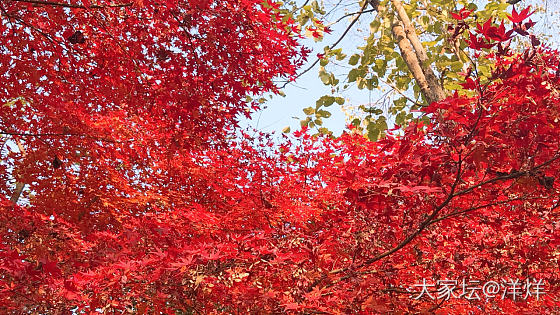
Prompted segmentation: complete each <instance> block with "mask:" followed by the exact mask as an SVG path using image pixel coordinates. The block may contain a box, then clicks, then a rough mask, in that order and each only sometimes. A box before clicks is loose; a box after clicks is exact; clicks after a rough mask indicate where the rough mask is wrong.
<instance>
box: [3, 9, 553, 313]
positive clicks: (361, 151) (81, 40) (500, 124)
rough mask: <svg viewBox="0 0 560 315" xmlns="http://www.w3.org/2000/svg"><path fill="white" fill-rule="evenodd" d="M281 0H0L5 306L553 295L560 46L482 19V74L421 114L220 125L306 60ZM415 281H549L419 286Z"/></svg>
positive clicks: (361, 304) (272, 309)
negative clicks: (289, 124)
mask: <svg viewBox="0 0 560 315" xmlns="http://www.w3.org/2000/svg"><path fill="white" fill-rule="evenodd" d="M278 5H279V4H277V3H273V2H266V3H262V4H261V3H260V2H259V1H253V0H241V1H229V0H225V1H212V0H206V1H204V0H200V1H189V2H188V3H186V2H174V1H167V2H165V3H153V2H150V3H148V2H147V1H146V2H142V1H135V2H131V3H122V4H115V3H105V4H93V3H89V2H88V1H83V2H81V3H79V4H78V3H77V2H72V4H71V3H70V2H65V3H54V4H53V3H51V2H43V1H31V0H30V1H5V2H2V3H1V4H0V9H1V12H2V23H1V24H0V27H1V32H2V34H3V37H2V45H1V46H0V47H1V48H2V50H3V55H2V56H1V57H0V67H1V69H2V71H1V73H2V75H3V77H4V80H2V82H1V83H0V99H1V102H2V104H3V107H2V111H1V112H0V127H1V128H2V131H1V132H2V134H3V138H2V144H3V147H2V148H3V150H2V163H0V167H1V169H0V171H1V173H0V176H2V177H1V181H2V184H1V185H2V186H0V191H1V193H2V194H1V196H0V198H1V199H0V237H1V238H0V312H2V313H13V314H22V313H29V314H37V313H39V314H42V313H49V314H50V313H96V312H104V313H126V312H128V313H137V314H161V313H164V314H194V313H196V314H198V313H203V314H206V313H240V314H246V313H305V314H310V313H329V314H330V313H339V314H352V313H363V314H378V313H431V312H436V313H438V314H465V313H477V314H478V313H480V314H503V313H515V312H521V313H523V312H525V313H541V314H545V313H551V314H552V313H556V312H559V311H560V302H559V301H558V294H559V293H560V287H559V285H560V279H559V277H560V274H559V273H558V258H559V255H560V252H559V246H560V239H559V229H560V224H559V222H560V221H559V219H558V217H559V215H560V207H559V198H558V189H559V186H558V185H559V184H558V182H559V181H558V180H556V177H557V176H558V174H559V170H560V133H559V132H558V131H559V130H560V92H559V91H560V76H559V73H560V72H559V69H558V64H559V62H560V57H559V56H558V53H557V52H555V51H549V50H546V49H542V48H539V44H538V43H536V42H533V45H529V46H528V47H527V48H526V50H525V51H524V53H514V52H512V51H510V50H508V49H507V48H504V46H502V43H503V42H506V41H507V40H508V38H509V35H511V34H512V32H513V31H515V30H518V29H519V27H520V26H521V25H522V24H521V23H524V22H523V21H522V20H524V18H520V19H521V20H519V21H514V22H515V23H516V24H514V26H513V29H512V30H508V29H505V28H501V27H499V26H496V25H491V24H488V25H486V26H484V25H481V26H480V27H479V28H478V29H477V30H473V31H472V33H471V36H469V38H468V39H466V40H465V41H466V44H467V45H471V46H472V47H473V49H475V50H477V51H479V52H480V53H482V52H484V58H488V60H489V62H492V64H494V65H495V66H494V69H493V70H492V73H491V74H490V76H489V77H488V78H486V79H485V80H484V81H483V82H481V80H480V79H479V78H478V77H476V75H475V74H474V73H463V76H464V82H465V83H463V85H462V87H461V88H462V89H463V90H465V91H469V93H462V94H459V93H449V95H450V96H449V97H447V98H445V99H443V100H441V101H438V102H433V103H431V104H430V105H429V106H428V107H427V108H425V109H424V112H425V113H426V115H427V116H426V117H427V118H426V120H427V122H425V121H420V120H418V121H412V122H411V123H410V124H408V125H406V126H404V127H403V128H400V129H395V130H392V131H389V132H387V136H386V137H384V138H382V139H380V140H378V141H375V142H373V141H370V140H368V139H367V138H365V137H364V136H362V135H360V134H358V133H353V132H351V131H350V132H347V133H345V134H343V135H342V136H341V137H339V138H330V137H314V136H311V135H310V134H309V133H308V132H307V131H306V130H305V129H303V130H300V131H298V132H296V133H295V134H294V137H289V138H288V137H287V138H285V139H284V141H283V142H282V143H281V144H277V143H275V142H274V141H272V140H271V135H268V134H263V133H257V134H254V135H253V134H251V133H247V132H243V131H240V130H237V134H236V135H237V136H236V137H235V139H231V137H230V136H231V135H232V129H233V130H235V128H232V126H233V127H234V126H235V125H236V119H237V118H236V117H237V115H238V114H243V113H245V111H246V108H247V107H249V108H250V107H253V108H256V107H257V106H258V104H257V103H251V102H249V103H247V101H246V96H252V95H257V94H260V93H263V92H266V91H275V90H276V88H275V86H274V84H273V82H272V80H273V79H274V78H277V77H279V76H287V77H289V76H290V75H293V74H295V70H296V68H297V66H298V65H299V63H300V60H301V59H302V58H304V57H305V51H304V50H303V49H301V48H300V47H299V46H298V45H297V42H296V39H295V38H294V35H295V34H296V33H297V31H298V30H297V28H296V27H295V26H294V24H293V21H292V20H291V19H290V18H289V16H282V15H281V14H280V13H279V12H281V11H279V10H278ZM457 14H460V13H457ZM517 14H518V13H517V12H515V15H516V16H517ZM459 18H460V16H459ZM517 18H519V16H517V17H513V19H517ZM485 46H492V47H485ZM14 187H15V188H14ZM18 187H19V188H18ZM18 189H20V191H18ZM21 190H23V193H22V194H21V196H20V195H19V193H20V192H21ZM426 279H429V280H430V281H436V280H439V279H458V280H460V279H466V280H467V281H480V282H482V283H484V282H487V281H497V282H503V281H512V280H513V279H523V281H524V280H525V279H528V280H531V281H532V280H536V279H539V280H542V282H543V284H544V288H545V294H544V295H542V296H540V297H538V298H537V297H536V296H529V297H528V298H521V297H522V296H516V295H504V297H502V296H496V297H495V298H492V299H488V300H486V299H485V298H482V299H466V298H464V296H463V297H461V298H451V299H449V300H446V299H442V298H438V299H431V298H429V297H428V296H427V295H425V296H423V297H421V298H414V295H417V293H418V292H416V291H414V290H412V291H411V290H409V289H410V288H411V287H413V286H414V284H418V283H422V281H423V280H426ZM432 294H434V292H432ZM411 295H412V296H411ZM524 295H525V292H523V296H524Z"/></svg>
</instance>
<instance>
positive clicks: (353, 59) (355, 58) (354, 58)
mask: <svg viewBox="0 0 560 315" xmlns="http://www.w3.org/2000/svg"><path fill="white" fill-rule="evenodd" d="M358 61H360V55H358V54H354V55H352V57H350V60H348V64H349V65H351V66H355V65H357V64H358ZM352 70H354V69H352Z"/></svg>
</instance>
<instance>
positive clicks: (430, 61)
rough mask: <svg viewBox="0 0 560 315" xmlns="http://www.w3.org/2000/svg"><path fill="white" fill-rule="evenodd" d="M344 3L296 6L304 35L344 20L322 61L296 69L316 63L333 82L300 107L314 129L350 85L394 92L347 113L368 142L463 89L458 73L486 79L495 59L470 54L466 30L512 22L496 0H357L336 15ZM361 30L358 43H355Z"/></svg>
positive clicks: (506, 5)
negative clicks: (326, 91) (310, 104)
mask: <svg viewBox="0 0 560 315" xmlns="http://www.w3.org/2000/svg"><path fill="white" fill-rule="evenodd" d="M297 4H299V2H298V3H297ZM347 5H348V4H347V3H344V4H343V3H341V2H335V3H330V4H324V3H323V2H321V4H319V2H317V1H306V2H305V3H304V5H303V6H302V7H297V6H296V7H297V8H299V10H296V11H294V12H297V14H296V16H297V21H298V22H299V23H300V24H301V25H302V27H303V28H304V30H307V34H308V35H310V36H313V35H314V36H315V37H316V38H317V39H322V38H323V35H324V34H325V28H326V29H327V32H329V33H330V32H331V31H332V30H333V29H335V28H340V27H342V25H339V24H340V23H341V22H344V21H348V23H347V26H346V29H345V30H344V31H343V32H339V33H338V34H337V35H338V36H339V37H337V40H336V41H335V42H334V43H332V44H330V45H328V46H326V47H325V51H324V54H322V55H321V56H320V59H317V60H316V62H315V63H312V64H311V66H310V67H309V68H306V69H304V70H303V71H302V72H304V71H308V70H310V69H311V68H313V66H315V65H316V64H317V63H319V64H320V67H319V77H320V79H321V80H322V82H323V83H324V84H326V85H330V86H332V92H333V94H331V95H326V96H324V97H322V98H321V99H319V100H318V101H317V104H316V106H315V107H309V108H306V110H305V113H306V114H307V115H309V117H308V118H307V119H305V120H303V121H302V124H305V125H309V123H311V127H313V126H315V125H316V124H315V122H316V120H317V119H319V124H320V123H321V122H320V120H321V119H324V118H327V117H328V116H330V113H329V112H328V109H327V108H325V107H327V106H330V105H332V104H334V103H338V104H343V103H344V93H345V91H352V92H348V93H356V90H354V88H355V87H357V88H358V89H359V90H362V89H367V90H370V91H371V90H378V89H379V88H380V87H382V86H385V87H388V88H389V89H390V90H392V91H393V92H394V94H393V95H394V96H393V97H388V96H390V95H384V97H385V96H387V98H386V99H384V100H383V101H380V102H377V103H376V104H370V105H361V106H359V110H358V111H356V112H353V114H354V115H355V116H354V118H355V119H354V120H353V121H352V124H354V125H355V126H356V127H358V129H359V130H361V131H362V132H363V133H364V134H367V135H368V137H369V138H370V139H372V140H375V139H377V138H378V137H379V136H380V135H382V134H383V133H384V130H386V129H387V128H388V125H392V124H397V125H403V124H406V122H408V121H410V120H411V119H413V118H414V117H418V115H416V116H415V115H414V114H413V113H412V111H416V110H421V109H422V108H423V107H425V106H426V105H427V104H430V103H431V102H434V101H438V100H441V99H442V98H444V97H446V96H447V94H446V92H445V91H455V90H458V91H459V92H460V93H462V92H463V90H462V87H461V83H463V80H464V75H462V74H461V73H469V72H471V73H473V72H476V73H477V76H478V77H479V78H480V79H481V80H482V82H484V81H487V80H488V79H489V76H490V75H491V73H492V67H493V65H492V64H490V63H489V62H490V61H489V59H488V58H485V54H486V52H485V51H476V53H475V51H474V50H473V49H472V47H469V46H468V45H467V43H466V41H464V40H462V38H468V36H469V35H468V34H469V32H472V31H473V30H474V29H476V27H477V25H478V24H480V25H483V24H484V23H485V22H487V21H488V20H490V24H491V25H493V26H499V25H497V24H496V23H498V24H499V23H501V22H502V21H503V22H504V23H506V24H507V23H511V22H510V21H509V20H508V19H506V16H507V10H508V9H511V8H512V5H511V4H509V3H508V2H506V1H500V0H492V1H484V2H481V1H478V2H477V1H474V2H473V1H466V0H465V1H428V0H426V1H401V0H396V1H393V0H384V1H377V0H375V1H361V2H359V3H358V2H356V3H355V4H354V5H350V7H351V8H353V9H354V10H356V11H352V9H349V10H346V11H344V13H340V11H342V9H341V8H342V7H345V6H347ZM326 21H331V23H327V22H326ZM323 24H324V25H323ZM358 25H362V26H364V25H366V26H365V29H366V30H365V32H364V33H365V36H364V35H362V34H361V33H360V34H358V35H356V36H354V37H353V39H355V40H358V42H357V43H356V44H352V45H345V46H344V48H343V47H341V46H342V43H344V38H347V37H349V36H350V35H351V34H353V32H355V29H356V28H357V27H358ZM367 25H369V27H367ZM361 36H363V37H364V38H363V41H359V39H360V38H359V37H361ZM331 37H332V36H331ZM346 40H347V41H348V39H346ZM502 45H503V46H504V47H505V46H507V47H510V48H515V47H519V49H521V50H522V48H521V47H522V46H523V44H521V43H517V42H516V40H515V39H512V43H511V44H510V43H509V42H507V43H503V44H502ZM348 46H350V47H348ZM520 46H521V47H520ZM352 48H353V49H352ZM487 48H490V47H487ZM348 68H350V70H347V69H348ZM464 92H468V91H464ZM322 131H324V132H327V131H326V130H322Z"/></svg>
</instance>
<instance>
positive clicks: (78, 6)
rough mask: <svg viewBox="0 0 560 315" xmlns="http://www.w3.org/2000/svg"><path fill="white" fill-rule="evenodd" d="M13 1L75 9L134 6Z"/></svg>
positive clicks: (28, 0)
mask: <svg viewBox="0 0 560 315" xmlns="http://www.w3.org/2000/svg"><path fill="white" fill-rule="evenodd" d="M11 1H14V2H22V3H30V4H37V5H47V6H53V7H63V8H75V9H103V8H124V7H130V6H132V2H129V3H120V4H106V5H99V4H92V5H90V6H89V7H87V6H85V5H80V4H71V3H62V2H53V1H41V0H11Z"/></svg>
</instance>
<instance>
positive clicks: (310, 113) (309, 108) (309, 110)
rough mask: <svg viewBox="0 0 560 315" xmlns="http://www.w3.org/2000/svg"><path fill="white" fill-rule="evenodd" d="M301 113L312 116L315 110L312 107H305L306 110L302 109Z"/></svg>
mask: <svg viewBox="0 0 560 315" xmlns="http://www.w3.org/2000/svg"><path fill="white" fill-rule="evenodd" d="M303 112H304V113H305V114H306V115H313V114H314V113H315V108H313V107H306V108H304V109H303Z"/></svg>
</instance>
